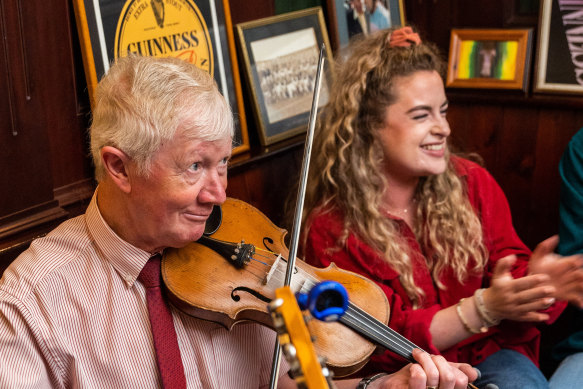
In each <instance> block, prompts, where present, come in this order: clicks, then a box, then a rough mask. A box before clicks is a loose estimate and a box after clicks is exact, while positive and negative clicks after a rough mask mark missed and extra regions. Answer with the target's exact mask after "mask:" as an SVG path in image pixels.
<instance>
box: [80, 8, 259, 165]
mask: <svg viewBox="0 0 583 389" xmlns="http://www.w3.org/2000/svg"><path fill="white" fill-rule="evenodd" d="M73 4H74V7H75V16H76V21H77V29H78V32H79V37H80V41H81V49H82V53H83V65H84V68H85V74H86V78H87V87H88V90H89V98H90V100H91V105H92V106H93V105H94V101H95V90H96V87H97V83H98V82H99V80H100V79H101V78H102V77H103V75H105V73H106V72H107V71H108V70H109V67H110V64H111V63H113V62H114V61H115V60H116V59H117V58H120V57H124V56H127V55H129V54H138V55H145V56H152V57H170V56H172V57H177V58H182V59H184V60H185V61H188V62H190V63H193V64H194V65H196V66H198V67H199V68H201V69H203V70H205V71H207V72H209V73H210V74H211V75H212V76H213V77H214V79H215V80H216V82H217V85H218V87H219V90H220V91H221V93H222V94H223V95H224V96H225V98H226V99H227V101H228V102H229V104H230V105H231V109H232V110H233V114H234V118H235V123H236V131H235V132H236V134H235V139H234V146H235V147H234V150H233V154H237V153H239V152H242V151H246V150H248V149H249V139H248V134H247V122H246V119H245V111H244V106H243V96H242V91H241V82H240V79H239V69H238V64H237V58H236V50H235V41H234V34H233V29H232V23H231V15H230V11H229V2H228V0H74V1H73Z"/></svg>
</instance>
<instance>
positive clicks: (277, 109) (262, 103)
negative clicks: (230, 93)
mask: <svg viewBox="0 0 583 389" xmlns="http://www.w3.org/2000/svg"><path fill="white" fill-rule="evenodd" d="M237 33H238V36H239V43H240V45H241V51H242V53H243V60H244V62H245V75H246V79H247V81H248V84H249V90H250V92H251V95H252V96H251V98H252V102H253V108H254V110H253V111H254V114H255V118H256V122H257V125H258V132H259V137H260V141H261V144H262V145H263V146H267V145H270V144H272V143H275V142H277V141H280V140H283V139H286V138H289V137H292V136H294V135H297V134H300V133H302V132H305V131H306V129H307V126H308V118H309V114H310V110H311V106H312V97H313V92H314V83H315V79H316V73H317V68H318V58H319V54H320V47H321V46H322V45H324V46H325V51H326V61H325V67H324V74H323V75H322V87H321V91H320V100H319V106H320V107H321V106H323V105H325V104H326V103H327V102H328V96H329V88H330V82H331V78H330V77H331V76H330V71H329V70H330V67H331V66H333V62H332V53H331V49H330V42H329V41H328V35H327V33H326V25H325V23H324V16H323V13H322V9H321V8H320V7H315V8H309V9H305V10H301V11H296V12H289V13H286V14H282V15H277V16H272V17H268V18H264V19H259V20H254V21H251V22H246V23H241V24H238V25H237Z"/></svg>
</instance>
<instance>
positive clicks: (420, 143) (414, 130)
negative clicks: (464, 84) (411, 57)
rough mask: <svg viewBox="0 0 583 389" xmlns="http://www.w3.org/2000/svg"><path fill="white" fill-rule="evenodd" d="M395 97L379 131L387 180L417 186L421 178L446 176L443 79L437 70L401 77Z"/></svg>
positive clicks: (447, 128)
mask: <svg viewBox="0 0 583 389" xmlns="http://www.w3.org/2000/svg"><path fill="white" fill-rule="evenodd" d="M393 94H394V95H395V97H396V100H395V102H394V103H393V104H391V105H390V106H389V107H388V108H387V110H386V114H385V115H386V116H385V125H384V127H383V128H382V129H380V139H381V143H382V146H383V152H384V165H385V172H386V174H387V178H388V179H389V181H392V182H400V183H410V184H416V183H417V181H418V180H419V178H420V177H424V176H429V175H434V174H441V173H443V172H444V171H445V169H446V167H447V162H446V150H447V142H446V141H447V137H448V136H449V134H450V129H449V124H448V122H447V120H446V118H445V116H446V113H447V107H448V101H447V99H446V97H445V89H444V87H443V81H442V80H441V77H440V76H439V74H438V73H437V72H435V71H418V72H415V73H413V74H411V75H409V76H405V77H398V78H396V79H395V82H394V84H393Z"/></svg>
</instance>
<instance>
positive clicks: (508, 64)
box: [446, 29, 532, 91]
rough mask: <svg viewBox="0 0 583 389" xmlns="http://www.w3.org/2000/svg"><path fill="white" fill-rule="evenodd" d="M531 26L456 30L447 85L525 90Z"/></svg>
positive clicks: (451, 47)
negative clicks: (529, 27) (527, 27)
mask: <svg viewBox="0 0 583 389" xmlns="http://www.w3.org/2000/svg"><path fill="white" fill-rule="evenodd" d="M531 41H532V29H508V30H498V29H496V30H470V29H459V30H458V29H453V30H452V31H451V41H450V46H449V47H450V48H449V60H448V67H447V81H446V86H448V87H454V88H493V89H521V90H523V91H526V89H527V84H528V73H529V72H528V70H529V67H530V55H531V54H530V52H531V46H532V43H531Z"/></svg>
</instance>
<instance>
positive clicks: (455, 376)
mask: <svg viewBox="0 0 583 389" xmlns="http://www.w3.org/2000/svg"><path fill="white" fill-rule="evenodd" d="M413 358H415V360H416V361H417V362H419V363H418V364H417V363H411V364H408V365H407V366H405V367H403V368H402V369H401V370H399V371H398V372H396V373H394V374H391V375H388V376H386V377H383V378H381V379H378V380H375V381H373V382H372V383H371V384H370V385H369V386H368V387H369V388H370V389H373V388H382V389H426V388H427V387H436V388H439V389H465V388H467V386H468V382H472V381H474V380H475V379H476V378H478V371H477V370H476V369H474V368H473V367H471V366H470V365H468V364H465V363H453V362H447V361H446V360H445V358H443V357H442V356H441V355H429V354H427V353H426V352H425V351H421V350H419V349H415V350H413Z"/></svg>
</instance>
